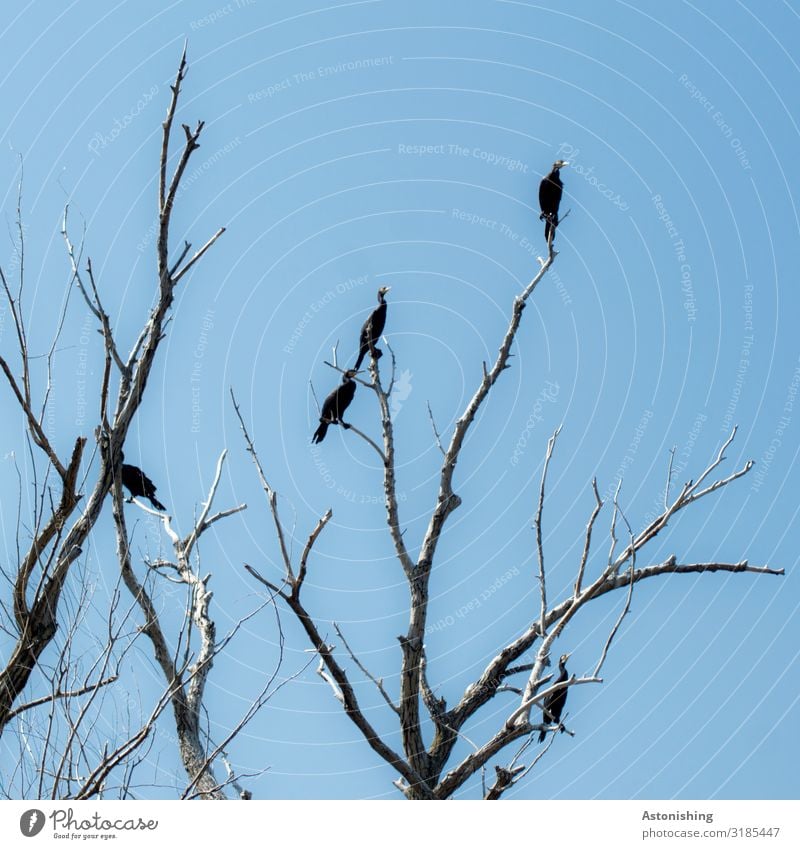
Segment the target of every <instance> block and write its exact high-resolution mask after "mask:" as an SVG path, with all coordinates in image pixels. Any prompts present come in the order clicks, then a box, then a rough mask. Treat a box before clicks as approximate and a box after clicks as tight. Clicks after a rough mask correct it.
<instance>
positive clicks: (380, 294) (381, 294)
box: [378, 286, 392, 301]
mask: <svg viewBox="0 0 800 849" xmlns="http://www.w3.org/2000/svg"><path fill="white" fill-rule="evenodd" d="M391 288H392V287H391V286H381V288H380V289H378V300H379V301H382V300H383V297H384V295H385V294H386V293H387V292H388V291H389V290H390V289H391Z"/></svg>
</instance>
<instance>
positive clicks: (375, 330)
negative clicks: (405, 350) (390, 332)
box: [353, 286, 391, 371]
mask: <svg viewBox="0 0 800 849" xmlns="http://www.w3.org/2000/svg"><path fill="white" fill-rule="evenodd" d="M389 289H391V286H381V288H380V289H378V306H377V307H375V309H374V310H373V311H372V315H370V317H369V318H368V319H367V320H366V321H365V322H364V326H363V327H362V328H361V336H360V338H359V340H358V344H359V346H360V347H359V351H358V359H357V360H356V364H355V366H353V368H354V369H355V370H356V371H358V370H359V368H361V362H362V360H363V359H364V357H366V356H367V354H368V353H369V352H370V351H374V355H375V359H376V360H378V359H380V358H381V357H382V356H383V352H382V351H380V350H378V349H377V348H376V347H375V343H376V342H377V341H378V339H380V338H381V333H383V328H384V327H385V326H386V300H385V297H386V293H387V292H388V291H389Z"/></svg>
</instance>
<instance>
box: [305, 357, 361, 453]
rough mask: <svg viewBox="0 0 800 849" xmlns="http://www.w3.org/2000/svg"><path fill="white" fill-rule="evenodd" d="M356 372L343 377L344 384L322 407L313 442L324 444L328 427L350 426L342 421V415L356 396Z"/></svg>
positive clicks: (350, 371) (345, 374)
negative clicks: (354, 378)
mask: <svg viewBox="0 0 800 849" xmlns="http://www.w3.org/2000/svg"><path fill="white" fill-rule="evenodd" d="M355 373H356V370H355V369H350V370H349V371H346V372H345V373H344V374H343V375H342V383H341V385H340V386H337V387H336V389H334V390H333V392H331V394H330V395H328V397H327V398H326V399H325V403H324V404H323V405H322V411H321V412H320V415H319V427H318V428H317V429H316V430H315V431H314V435H313V436H312V437H311V441H312V442H315V443H316V442H322V440H323V439H325V434H326V433H327V432H328V425H332V424H341V425H344V426H345V427H350V425H347V424H345V423H344V422H343V421H342V414H343V413H344V411H345V410H346V409H347V408H348V407H349V406H350V402H351V401H352V400H353V396H354V395H355V394H356V382H355V380H353V376H354V375H355Z"/></svg>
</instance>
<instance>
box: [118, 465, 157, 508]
mask: <svg viewBox="0 0 800 849" xmlns="http://www.w3.org/2000/svg"><path fill="white" fill-rule="evenodd" d="M120 459H121V460H124V459H125V455H124V454H120ZM119 471H120V477H121V479H122V485H123V486H124V487H125V489H127V490H128V492H130V494H131V498H146V499H148V501H149V502H150V503H151V504H152V505H153V507H155V509H156V510H161V511H162V512H164V511H165V510H166V509H167V508H166V507H165V506H164V505H163V504H162V503H161V502H160V501H159V500H158V499H157V498H156V485H155V484H154V483H153V481H151V480H150V478H148V477H147V475H146V474H145V473H144V472H143V471H142V470H141V469H140V468H139V467H138V466H131V465H130V464H129V463H123V464H122V465H121V466H120V469H119Z"/></svg>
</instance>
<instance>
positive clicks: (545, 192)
mask: <svg viewBox="0 0 800 849" xmlns="http://www.w3.org/2000/svg"><path fill="white" fill-rule="evenodd" d="M565 165H569V162H565V161H564V160H563V159H557V160H556V161H555V162H554V163H553V170H552V171H551V172H550V173H549V174H548V175H547V176H546V177H545V178H544V179H543V180H542V182H541V183H539V208H540V209H541V210H542V212H541V215H540V216H539V220H540V221H541V220H544V238H545V241H546V242H547V244H548V245H549V244H550V241H551V238H552V239H554V238H555V235H556V227H558V207H559V205H560V204H561V193H562V192H563V191H564V184H563V183H562V182H561V175H560V174H559V173H558V172H559V171H560V170H561V169H562V168H563V167H564V166H565ZM551 234H552V235H551Z"/></svg>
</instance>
